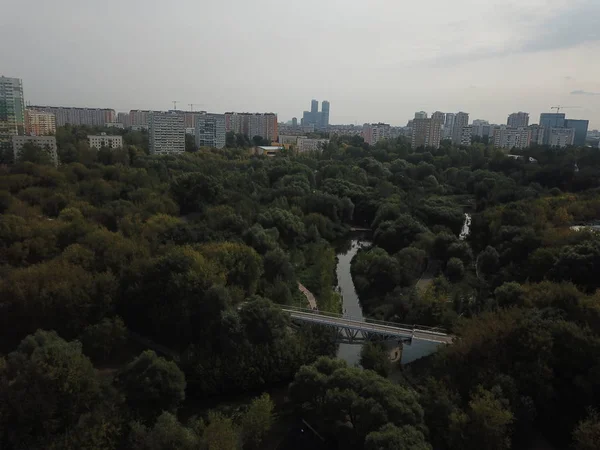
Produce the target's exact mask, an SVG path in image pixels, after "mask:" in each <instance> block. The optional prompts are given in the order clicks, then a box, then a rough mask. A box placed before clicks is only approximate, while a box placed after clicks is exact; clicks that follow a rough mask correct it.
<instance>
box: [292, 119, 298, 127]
mask: <svg viewBox="0 0 600 450" xmlns="http://www.w3.org/2000/svg"><path fill="white" fill-rule="evenodd" d="M292 126H293V127H297V126H298V119H297V118H296V117H292Z"/></svg>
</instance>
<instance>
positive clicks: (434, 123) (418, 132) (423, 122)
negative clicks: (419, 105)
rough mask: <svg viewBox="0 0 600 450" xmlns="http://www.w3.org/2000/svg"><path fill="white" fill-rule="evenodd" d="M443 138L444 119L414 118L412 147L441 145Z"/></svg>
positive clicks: (435, 146)
mask: <svg viewBox="0 0 600 450" xmlns="http://www.w3.org/2000/svg"><path fill="white" fill-rule="evenodd" d="M441 138H442V121H441V120H434V119H433V117H432V118H431V119H414V120H413V124H412V136H411V147H412V148H418V147H433V148H439V147H440V140H441Z"/></svg>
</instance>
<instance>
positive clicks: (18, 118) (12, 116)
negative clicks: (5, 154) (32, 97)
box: [0, 76, 25, 148]
mask: <svg viewBox="0 0 600 450" xmlns="http://www.w3.org/2000/svg"><path fill="white" fill-rule="evenodd" d="M23 134H25V100H24V98H23V82H22V81H21V79H20V78H9V77H5V76H0V146H3V147H5V148H10V146H11V145H12V136H17V135H23Z"/></svg>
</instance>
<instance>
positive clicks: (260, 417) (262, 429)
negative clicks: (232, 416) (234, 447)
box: [241, 394, 275, 448]
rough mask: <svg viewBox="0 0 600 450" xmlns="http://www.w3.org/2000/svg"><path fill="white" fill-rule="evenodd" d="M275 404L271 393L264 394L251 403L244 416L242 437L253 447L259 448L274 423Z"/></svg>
mask: <svg viewBox="0 0 600 450" xmlns="http://www.w3.org/2000/svg"><path fill="white" fill-rule="evenodd" d="M274 407H275V405H274V404H273V401H272V400H271V397H270V396H269V394H263V395H261V396H260V397H257V398H255V399H254V400H252V403H250V406H249V408H248V410H247V411H246V412H245V413H244V415H243V416H242V421H241V428H242V439H243V440H244V442H245V443H246V444H248V445H249V446H250V447H253V448H259V446H260V443H261V442H262V440H263V438H264V437H265V435H266V434H267V432H268V431H269V430H270V428H271V426H272V424H273V408H274Z"/></svg>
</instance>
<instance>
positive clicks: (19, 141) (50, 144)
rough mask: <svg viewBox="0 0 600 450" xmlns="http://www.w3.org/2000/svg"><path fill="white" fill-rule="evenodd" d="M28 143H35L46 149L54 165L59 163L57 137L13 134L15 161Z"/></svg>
mask: <svg viewBox="0 0 600 450" xmlns="http://www.w3.org/2000/svg"><path fill="white" fill-rule="evenodd" d="M26 144H31V145H35V146H36V147H39V148H41V149H43V150H46V151H47V152H48V153H49V155H50V157H51V159H52V161H53V162H54V165H57V164H58V152H57V146H56V138H55V137H54V136H13V137H12V147H13V156H14V158H15V161H18V160H19V156H21V151H22V150H23V147H24V146H25V145H26Z"/></svg>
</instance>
